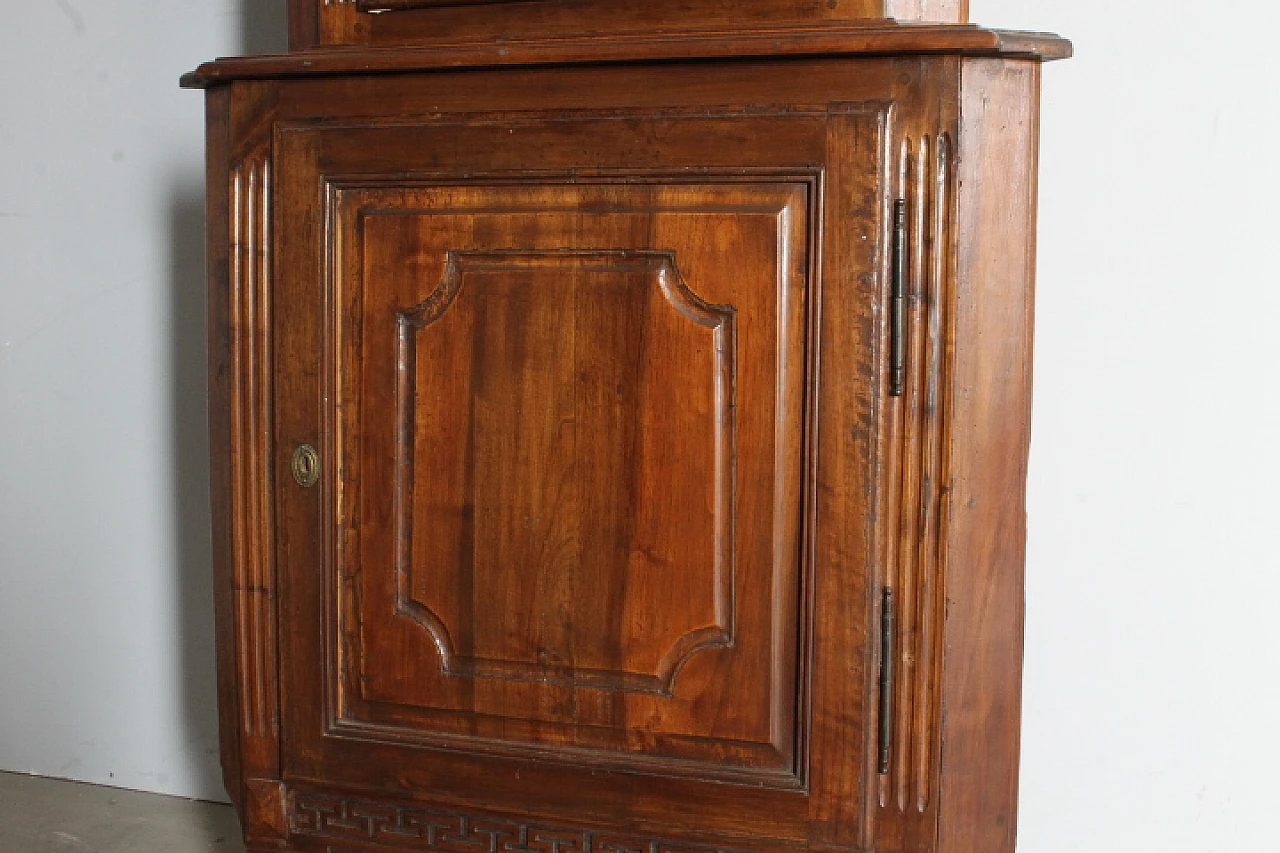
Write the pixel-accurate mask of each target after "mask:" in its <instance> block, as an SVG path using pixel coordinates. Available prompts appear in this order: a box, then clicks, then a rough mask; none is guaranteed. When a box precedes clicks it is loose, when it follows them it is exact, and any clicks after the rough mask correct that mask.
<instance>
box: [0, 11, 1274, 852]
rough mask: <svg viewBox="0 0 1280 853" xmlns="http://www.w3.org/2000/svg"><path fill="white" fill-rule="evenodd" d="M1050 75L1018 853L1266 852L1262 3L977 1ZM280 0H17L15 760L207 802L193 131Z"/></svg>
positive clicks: (197, 175) (1270, 690) (5, 210)
mask: <svg viewBox="0 0 1280 853" xmlns="http://www.w3.org/2000/svg"><path fill="white" fill-rule="evenodd" d="M972 4H973V9H972V12H973V16H972V17H973V19H974V20H976V21H981V22H983V23H987V24H992V25H1000V26H1008V27H1025V28H1034V29H1048V30H1055V31H1058V32H1061V33H1063V34H1064V35H1067V36H1069V37H1071V38H1073V39H1074V40H1075V42H1076V48H1077V54H1078V55H1077V58H1076V59H1074V60H1072V61H1070V62H1066V63H1059V64H1054V65H1050V66H1048V67H1047V68H1046V69H1045V97H1044V106H1045V112H1044V125H1043V127H1044V134H1043V171H1042V184H1041V188H1042V192H1041V250H1040V286H1039V319H1038V324H1037V335H1038V354H1037V358H1038V361H1037V370H1036V382H1037V387H1036V408H1035V438H1034V444H1033V449H1032V468H1031V483H1030V495H1029V500H1030V509H1029V512H1030V545H1029V556H1028V636H1027V679H1026V700H1025V722H1024V756H1023V758H1024V760H1023V785H1022V813H1021V839H1022V840H1021V844H1020V850H1021V851H1022V853H1084V851H1087V853H1139V851H1152V853H1157V851H1158V853H1272V851H1274V850H1275V849H1276V847H1275V840H1274V838H1275V836H1274V823H1275V815H1276V809H1277V802H1280V782H1278V781H1277V779H1278V778H1280V776H1278V774H1277V768H1278V767H1280V662H1278V661H1280V556H1277V555H1278V554H1280V549H1277V548H1276V547H1275V545H1274V542H1273V540H1274V538H1275V533H1276V532H1277V530H1280V522H1278V521H1277V516H1278V515H1280V499H1278V498H1277V496H1276V484H1277V482H1278V481H1280V383H1278V382H1277V379H1276V371H1277V369H1278V368H1280V337H1278V336H1277V335H1276V334H1275V333H1274V331H1273V330H1274V329H1275V328H1276V325H1277V324H1276V321H1275V318H1276V317H1277V316H1280V273H1277V271H1276V265H1275V262H1274V248H1273V247H1274V246H1275V245H1276V244H1277V241H1278V239H1280V234H1278V233H1277V232H1280V202H1278V201H1277V200H1278V199H1280V158H1277V157H1276V155H1275V153H1274V149H1275V147H1276V140H1277V139H1280V58H1277V52H1276V50H1275V48H1274V45H1273V43H1270V41H1271V40H1270V34H1271V33H1273V32H1274V31H1275V28H1276V27H1277V25H1280V12H1277V10H1276V8H1275V7H1274V6H1273V5H1271V4H1266V3H1262V2H1250V0H1222V2H1220V3H1219V4H1218V5H1217V6H1216V7H1215V8H1214V10H1213V13H1212V15H1196V16H1194V17H1193V16H1191V15H1189V14H1187V13H1186V12H1184V11H1183V10H1180V9H1177V8H1174V7H1171V6H1170V4H1168V3H1167V2H1156V0H1130V2H1128V3H1124V4H1115V3H1113V2H1104V0H1075V2H1072V3H1062V2H1050V0H972ZM281 7H282V3H281V2H279V0H166V2H164V3H155V2H151V1H150V0H49V2H43V3H31V2H17V0H0V19H3V20H4V21H5V28H4V30H3V31H0V769H11V770H20V771H28V772H35V773H40V774H46V775H53V776H63V777H69V778H75V779H83V780H88V781H93V782H108V783H112V784H116V785H122V786H127V787H134V788H142V789H147V790H155V791H163V792H169V793H177V794H183V795H189V796H200V797H207V798H220V797H221V796H222V793H221V788H220V783H219V782H218V771H217V765H216V761H217V759H216V752H215V745H216V736H215V717H214V711H213V704H214V694H213V690H212V688H213V675H212V639H211V625H210V622H211V614H210V608H209V600H210V595H211V594H210V589H209V579H208V570H209V558H208V547H209V545H208V533H207V514H208V499H207V497H206V490H207V485H208V483H207V477H208V474H207V465H206V463H205V460H204V454H205V452H206V447H205V442H206V441H207V436H206V434H205V426H204V418H205V412H204V398H203V393H204V391H203V370H204V361H203V346H204V340H203V307H202V300H203V293H202V286H203V284H202V263H203V262H202V258H201V241H202V235H201V228H202V215H203V201H202V198H203V189H202V186H201V183H202V137H201V122H202V118H203V113H202V108H201V98H200V95H199V94H198V93H191V92H180V91H179V90H178V89H177V88H176V80H177V77H178V75H179V73H181V72H182V71H185V70H188V69H189V68H191V67H192V66H194V65H195V64H196V63H197V62H198V61H200V60H202V59H205V58H207V57H211V56H214V55H217V54H226V53H237V52H242V51H244V50H250V51H252V50H262V49H269V48H272V47H278V46H279V45H280V44H281V43H282V41H281V39H282V29H281V23H282V21H283V10H282V8H281Z"/></svg>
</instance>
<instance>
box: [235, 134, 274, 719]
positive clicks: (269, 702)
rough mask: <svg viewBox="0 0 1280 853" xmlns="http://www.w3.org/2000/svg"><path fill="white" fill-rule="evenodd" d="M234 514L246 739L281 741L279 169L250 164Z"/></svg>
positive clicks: (241, 198)
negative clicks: (275, 206)
mask: <svg viewBox="0 0 1280 853" xmlns="http://www.w3.org/2000/svg"><path fill="white" fill-rule="evenodd" d="M231 183H232V185H231V196H232V204H231V235H232V281H231V300H232V305H231V347H232V353H233V358H232V376H231V411H232V412H233V413H234V414H233V418H232V425H231V453H232V459H233V460H234V462H233V472H232V480H233V482H232V495H231V502H232V513H233V516H234V518H235V525H234V548H235V581H234V582H235V591H236V595H235V606H236V611H237V616H236V626H237V632H238V634H237V638H236V664H237V667H238V670H239V680H240V684H241V689H242V690H243V692H244V701H243V702H242V703H241V704H242V724H243V726H244V731H245V734H246V735H249V736H251V737H273V736H274V733H275V730H276V721H277V716H278V708H277V699H276V677H277V673H276V631H275V565H274V553H275V548H274V541H275V537H274V530H275V518H274V501H273V500H272V485H271V484H272V465H271V424H272V376H271V364H272V360H271V227H270V222H271V162H270V159H269V158H268V157H267V156H265V155H263V154H255V155H251V156H250V157H248V158H246V159H245V160H244V161H243V162H241V163H240V164H238V165H237V166H236V167H235V168H234V169H233V170H232V176H231Z"/></svg>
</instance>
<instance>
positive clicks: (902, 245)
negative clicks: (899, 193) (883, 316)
mask: <svg viewBox="0 0 1280 853" xmlns="http://www.w3.org/2000/svg"><path fill="white" fill-rule="evenodd" d="M906 288H907V202H906V201H905V200H904V199H898V200H897V201H895V202H894V203H893V283H892V286H891V290H890V300H889V395H890V396H892V397H901V396H902V386H903V383H904V380H905V376H906V366H907V332H906V325H907V312H906Z"/></svg>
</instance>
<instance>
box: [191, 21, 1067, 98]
mask: <svg viewBox="0 0 1280 853" xmlns="http://www.w3.org/2000/svg"><path fill="white" fill-rule="evenodd" d="M878 23H879V26H822V27H786V28H773V29H767V30H765V29H761V30H747V31H743V30H733V31H725V32H716V31H702V32H684V33H673V32H667V33H657V34H653V33H641V34H618V35H611V36H609V37H608V38H601V37H600V36H598V35H594V36H582V35H580V36H576V37H568V38H557V39H512V40H504V41H496V42H483V41H472V42H454V43H436V44H431V45H414V46H405V47H398V48H388V47H377V48H339V49H320V50H311V51H298V52H294V53H288V54H280V55H276V56H248V57H240V58H232V59H219V60H217V61H215V62H209V63H205V64H204V65H201V66H200V67H199V68H197V69H196V70H195V71H193V72H192V73H190V74H187V75H185V76H184V77H183V78H182V85H183V86H184V87H186V88H190V89H199V88H205V87H208V86H215V85H219V84H223V83H230V82H232V81H234V80H271V79H284V78H292V77H313V76H326V75H339V74H343V75H347V74H397V73H406V72H413V71H444V70H451V69H459V68H486V67H501V66H509V65H566V64H587V63H591V64H604V63H618V62H641V61H662V60H666V61H671V60H694V59H730V58H767V57H820V56H828V57H834V56H845V57H852V56H886V55H909V54H937V55H958V56H1004V57H1010V58H1020V59H1030V60H1039V61H1048V60H1053V59H1066V58H1067V57H1069V56H1071V42H1069V41H1067V40H1066V39H1064V38H1061V37H1060V36H1056V35H1053V34H1051V33H1026V32H1016V31H1012V30H989V29H984V28H982V27H977V26H973V25H971V24H961V25H953V26H932V25H919V24H917V25H909V24H896V23H893V22H885V21H881V22H878Z"/></svg>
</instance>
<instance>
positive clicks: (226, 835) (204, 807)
mask: <svg viewBox="0 0 1280 853" xmlns="http://www.w3.org/2000/svg"><path fill="white" fill-rule="evenodd" d="M0 853H244V846H243V845H242V844H241V843H240V826H239V824H238V823H237V821H236V816H235V813H234V812H232V810H231V807H230V806H224V805H217V804H215V803H203V802H199V801H197V800H184V799H181V798H179V797H162V796H159V795H158V794H141V793H138V792H137V791H124V790H121V789H119V788H104V787H100V786H98V785H82V784H80V783H78V782H64V781H62V780H61V779H43V778H40V777H38V776H22V775H19V774H15V773H0Z"/></svg>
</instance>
